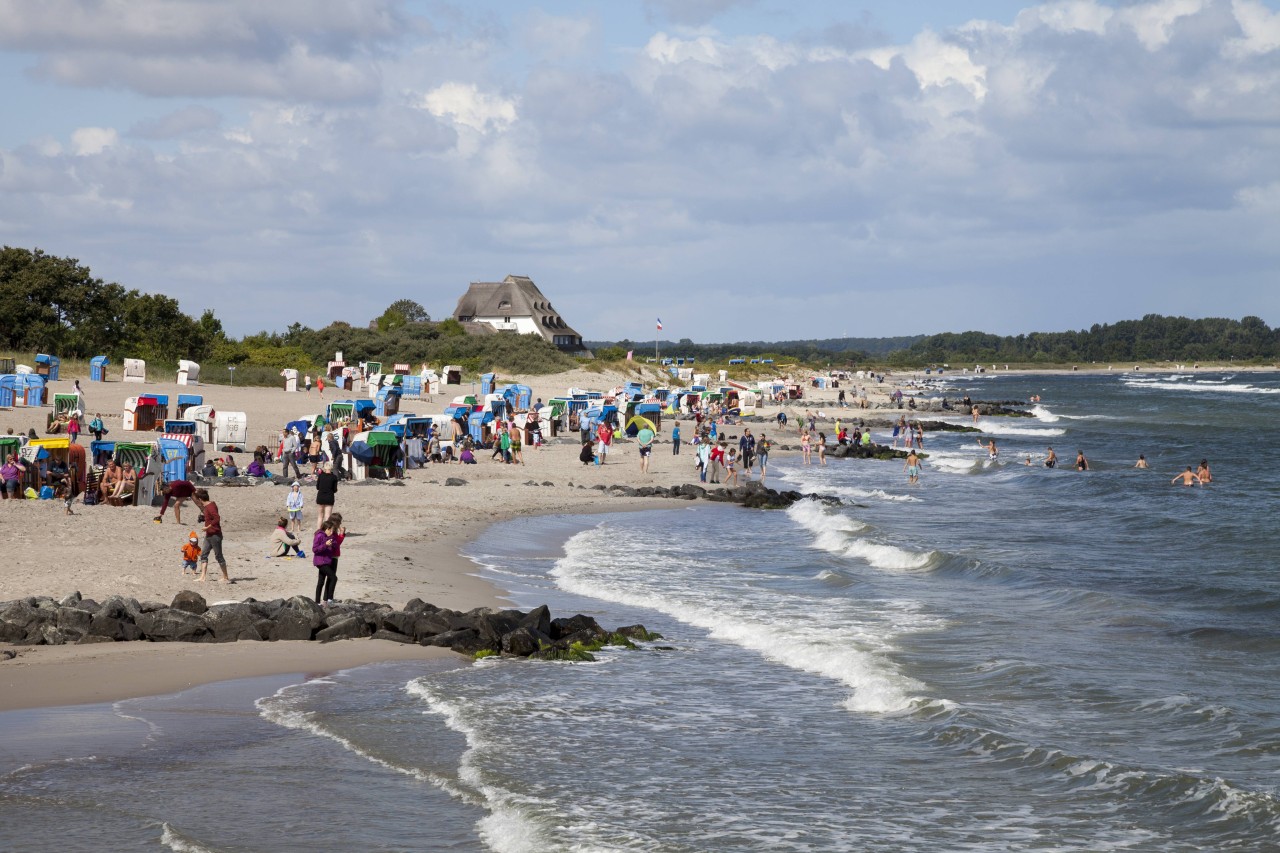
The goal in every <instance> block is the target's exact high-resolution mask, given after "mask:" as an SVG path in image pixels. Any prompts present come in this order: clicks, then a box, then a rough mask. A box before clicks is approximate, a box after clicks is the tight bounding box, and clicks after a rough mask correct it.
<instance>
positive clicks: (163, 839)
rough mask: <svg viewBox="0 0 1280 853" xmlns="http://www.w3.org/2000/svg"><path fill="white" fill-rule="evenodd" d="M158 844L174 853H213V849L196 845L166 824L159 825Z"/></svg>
mask: <svg viewBox="0 0 1280 853" xmlns="http://www.w3.org/2000/svg"><path fill="white" fill-rule="evenodd" d="M160 843H161V844H163V845H165V846H166V847H168V848H169V849H170V850H172V851H174V853H215V851H214V850H213V848H211V847H205V846H204V845H203V844H197V843H196V842H194V841H192V840H191V839H190V838H187V837H186V836H185V835H183V834H182V833H180V832H178V831H177V830H176V829H174V828H173V827H172V826H170V825H169V824H168V823H164V824H162V825H161V831H160Z"/></svg>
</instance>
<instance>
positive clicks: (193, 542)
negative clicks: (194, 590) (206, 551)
mask: <svg viewBox="0 0 1280 853" xmlns="http://www.w3.org/2000/svg"><path fill="white" fill-rule="evenodd" d="M199 559H200V537H199V536H197V535H196V532H195V531H194V530H193V531H191V535H190V536H188V537H187V544H185V545H183V546H182V574H183V576H184V577H185V576H186V574H187V569H190V570H191V574H193V575H194V574H196V561H197V560H199Z"/></svg>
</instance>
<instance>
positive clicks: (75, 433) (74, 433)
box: [67, 411, 80, 444]
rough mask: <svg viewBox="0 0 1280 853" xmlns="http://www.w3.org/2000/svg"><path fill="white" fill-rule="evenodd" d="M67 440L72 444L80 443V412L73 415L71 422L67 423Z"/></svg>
mask: <svg viewBox="0 0 1280 853" xmlns="http://www.w3.org/2000/svg"><path fill="white" fill-rule="evenodd" d="M67 438H69V439H70V440H71V443H72V444H79V443H80V412H79V411H74V412H72V413H71V420H69V421H67Z"/></svg>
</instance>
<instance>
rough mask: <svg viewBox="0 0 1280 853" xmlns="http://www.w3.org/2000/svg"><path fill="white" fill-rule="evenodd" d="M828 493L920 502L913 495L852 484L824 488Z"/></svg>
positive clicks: (852, 497) (867, 498) (853, 497)
mask: <svg viewBox="0 0 1280 853" xmlns="http://www.w3.org/2000/svg"><path fill="white" fill-rule="evenodd" d="M826 491H827V493H828V494H832V495H835V496H836V497H838V498H851V499H853V500H877V501H896V502H899V503H920V498H917V497H915V496H914V495H898V494H893V493H892V492H886V491H885V490H884V489H859V488H856V487H853V486H835V487H828V488H827V489H826Z"/></svg>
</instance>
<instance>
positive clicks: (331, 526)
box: [311, 513, 347, 605]
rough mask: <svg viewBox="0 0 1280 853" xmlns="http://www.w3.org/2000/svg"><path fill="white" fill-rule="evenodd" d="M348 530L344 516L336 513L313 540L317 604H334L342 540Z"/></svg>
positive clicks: (312, 559) (312, 558)
mask: <svg viewBox="0 0 1280 853" xmlns="http://www.w3.org/2000/svg"><path fill="white" fill-rule="evenodd" d="M346 538H347V528H346V527H344V526H343V524H342V516H341V515H340V514H338V513H334V514H333V515H332V516H331V517H330V518H328V519H327V520H326V521H325V523H324V524H323V525H321V527H320V529H319V530H317V531H316V535H315V536H314V537H313V538H312V540H311V555H312V556H311V563H312V565H314V566H315V567H316V573H317V574H316V604H325V605H329V604H333V595H334V591H335V590H336V589H337V586H338V559H339V558H340V557H341V556H342V540H344V539H346Z"/></svg>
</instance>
